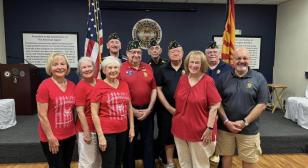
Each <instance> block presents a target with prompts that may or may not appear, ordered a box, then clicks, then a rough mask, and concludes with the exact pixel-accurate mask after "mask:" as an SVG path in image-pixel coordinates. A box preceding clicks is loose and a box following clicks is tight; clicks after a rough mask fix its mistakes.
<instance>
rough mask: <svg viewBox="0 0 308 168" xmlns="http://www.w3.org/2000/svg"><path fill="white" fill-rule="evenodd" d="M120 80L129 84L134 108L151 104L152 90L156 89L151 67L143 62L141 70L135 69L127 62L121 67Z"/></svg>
mask: <svg viewBox="0 0 308 168" xmlns="http://www.w3.org/2000/svg"><path fill="white" fill-rule="evenodd" d="M120 78H121V79H122V80H125V81H126V82H127V83H128V86H129V91H130V95H131V98H132V104H133V105H134V106H143V105H146V104H149V103H150V101H151V94H152V90H153V89H155V88H156V82H155V79H154V75H153V70H152V68H151V66H150V65H148V64H146V63H143V62H141V64H140V66H139V68H138V69H135V68H133V67H131V66H130V64H129V63H128V62H125V63H123V64H122V66H121V72H120Z"/></svg>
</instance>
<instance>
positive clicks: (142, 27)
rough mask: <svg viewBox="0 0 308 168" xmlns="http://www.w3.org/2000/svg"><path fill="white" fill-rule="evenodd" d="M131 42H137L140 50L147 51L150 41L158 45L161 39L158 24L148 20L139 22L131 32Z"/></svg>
mask: <svg viewBox="0 0 308 168" xmlns="http://www.w3.org/2000/svg"><path fill="white" fill-rule="evenodd" d="M132 37H133V40H138V41H139V42H140V46H141V48H142V49H145V50H146V49H148V48H149V47H150V42H151V40H152V39H154V40H156V42H157V44H159V43H160V41H161V38H162V30H161V27H160V26H159V24H158V23H157V22H156V21H155V20H153V19H149V18H145V19H141V20H139V21H138V22H137V23H136V24H135V25H134V27H133V30H132Z"/></svg>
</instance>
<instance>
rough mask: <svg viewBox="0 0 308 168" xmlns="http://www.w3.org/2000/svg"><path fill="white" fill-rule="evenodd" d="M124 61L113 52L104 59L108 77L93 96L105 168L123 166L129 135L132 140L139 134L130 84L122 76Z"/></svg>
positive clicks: (92, 105) (95, 123)
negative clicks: (134, 116)
mask: <svg viewBox="0 0 308 168" xmlns="http://www.w3.org/2000/svg"><path fill="white" fill-rule="evenodd" d="M120 65H121V63H120V61H119V59H118V58H116V57H113V56H109V57H106V58H105V59H104V60H103V62H102V70H103V73H104V74H105V75H106V78H105V79H104V80H103V81H102V82H98V83H97V85H96V87H95V90H94V92H93V94H92V98H91V112H92V119H93V122H94V126H95V129H96V132H97V137H98V142H99V148H100V150H101V156H102V160H103V161H102V167H103V168H115V167H116V168H120V167H121V162H122V160H123V154H124V150H125V146H126V142H127V138H129V141H130V142H131V141H132V140H133V138H134V136H135V133H134V118H133V111H132V105H131V100H130V94H129V89H128V85H127V83H126V82H125V81H122V80H119V79H118V76H119V73H120ZM128 122H129V123H128ZM128 126H129V131H127V130H128Z"/></svg>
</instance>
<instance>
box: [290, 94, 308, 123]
mask: <svg viewBox="0 0 308 168" xmlns="http://www.w3.org/2000/svg"><path fill="white" fill-rule="evenodd" d="M285 118H287V119H290V120H292V121H294V122H297V124H298V125H300V126H301V127H303V128H305V129H308V98H306V97H289V98H288V99H287V102H286V113H285Z"/></svg>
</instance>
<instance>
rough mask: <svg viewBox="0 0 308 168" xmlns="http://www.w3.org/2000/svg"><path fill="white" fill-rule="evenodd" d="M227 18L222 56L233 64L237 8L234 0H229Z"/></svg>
mask: <svg viewBox="0 0 308 168" xmlns="http://www.w3.org/2000/svg"><path fill="white" fill-rule="evenodd" d="M227 1H228V2H227V6H228V8H227V10H228V11H227V19H226V25H225V31H224V34H223V37H222V40H223V43H222V52H221V57H222V59H223V61H225V62H227V63H229V64H233V62H232V54H233V52H234V49H235V8H234V0H227Z"/></svg>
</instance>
